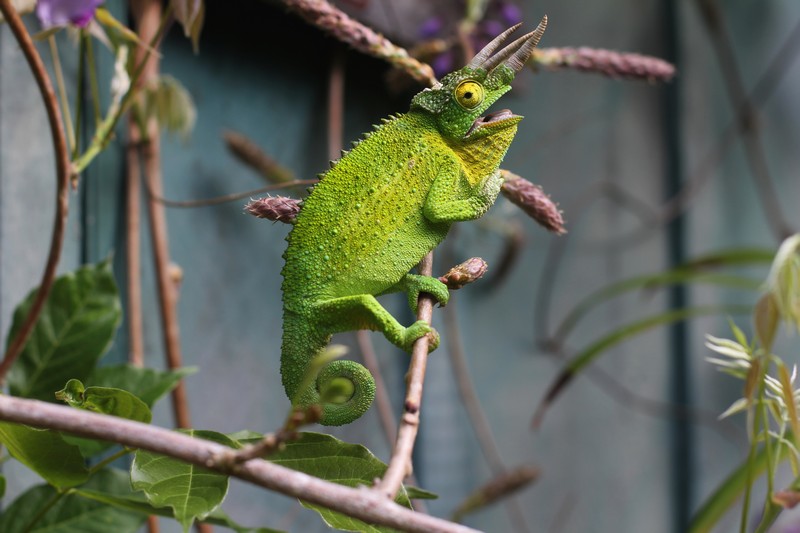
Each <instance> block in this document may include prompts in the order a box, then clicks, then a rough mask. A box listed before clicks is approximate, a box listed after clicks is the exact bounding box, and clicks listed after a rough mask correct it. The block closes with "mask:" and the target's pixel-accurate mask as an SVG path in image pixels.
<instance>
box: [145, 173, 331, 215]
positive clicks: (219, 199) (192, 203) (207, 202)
mask: <svg viewBox="0 0 800 533" xmlns="http://www.w3.org/2000/svg"><path fill="white" fill-rule="evenodd" d="M317 183H319V180H318V179H310V180H294V181H289V182H286V183H273V184H272V185H266V186H264V187H259V188H258V189H253V190H250V191H244V192H235V193H231V194H226V195H223V196H215V197H214V198H202V199H200V200H170V199H168V198H164V196H162V194H161V191H158V192H156V191H155V190H154V189H151V188H150V187H149V186H148V185H147V182H145V185H146V186H148V189H147V196H148V198H149V199H150V200H151V201H153V202H157V203H159V204H162V205H164V206H166V207H181V208H187V207H189V208H191V207H210V206H213V205H220V204H226V203H228V202H235V201H236V200H243V199H245V198H251V197H253V196H255V195H256V194H262V193H265V192H271V191H277V190H279V189H287V188H289V187H299V186H303V185H316V184H317Z"/></svg>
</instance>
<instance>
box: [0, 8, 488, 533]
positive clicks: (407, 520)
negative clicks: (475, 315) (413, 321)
mask: <svg viewBox="0 0 800 533" xmlns="http://www.w3.org/2000/svg"><path fill="white" fill-rule="evenodd" d="M0 1H6V0H0ZM426 344H427V343H426ZM0 420H4V421H8V422H17V423H20V424H26V425H29V426H33V427H38V428H45V429H53V430H58V431H66V432H68V433H72V434H75V435H79V436H81V437H88V438H92V439H102V440H108V441H112V442H116V443H118V444H121V445H123V446H127V447H131V448H137V449H142V450H148V451H151V452H155V453H160V454H164V455H167V456H169V457H173V458H175V459H180V460H182V461H186V462H188V463H191V464H194V465H198V466H204V467H206V468H210V469H211V470H214V471H217V472H221V473H223V474H229V475H232V476H234V477H237V478H239V479H243V480H245V481H249V482H250V483H253V484H255V485H258V486H261V487H264V488H266V489H270V490H274V491H277V492H281V493H283V494H287V495H289V496H294V497H296V498H300V499H302V500H304V501H307V502H310V503H315V504H318V505H322V506H324V507H327V508H329V509H333V510H335V511H339V512H341V513H345V514H347V515H349V516H353V517H355V518H358V519H360V520H364V521H366V522H369V523H373V524H381V525H386V526H390V527H394V528H397V529H401V530H405V531H413V532H443V533H475V531H476V530H474V529H471V528H468V527H464V526H461V525H458V524H453V523H451V522H448V521H446V520H442V519H441V518H434V517H432V516H428V515H424V514H419V513H415V512H414V511H411V510H409V509H407V508H405V507H402V506H400V505H397V504H396V503H394V502H393V501H389V500H387V499H386V498H384V497H383V496H382V495H380V494H377V493H375V492H373V491H371V490H368V489H364V488H360V489H353V488H350V487H345V486H343V485H337V484H335V483H330V482H328V481H323V480H321V479H318V478H315V477H312V476H309V475H307V474H303V473H301V472H295V471H294V470H290V469H288V468H285V467H282V466H278V465H276V464H272V463H270V462H268V461H265V460H263V459H252V460H250V461H247V462H245V463H242V464H240V465H237V466H235V467H230V468H226V467H225V460H224V458H225V457H227V456H228V455H230V454H234V453H235V450H233V449H231V448H228V447H226V446H223V445H221V444H217V443H215V442H211V441H206V440H202V439H195V438H192V437H189V436H187V435H183V434H181V433H177V432H173V431H169V430H166V429H163V428H159V427H156V426H151V425H147V424H142V423H140V422H133V421H131V420H124V419H122V418H117V417H114V416H109V415H101V414H97V413H92V412H90V411H84V410H81V409H74V408H71V407H65V406H61V405H53V404H50V403H47V402H41V401H38V400H25V399H21V398H14V397H11V396H0Z"/></svg>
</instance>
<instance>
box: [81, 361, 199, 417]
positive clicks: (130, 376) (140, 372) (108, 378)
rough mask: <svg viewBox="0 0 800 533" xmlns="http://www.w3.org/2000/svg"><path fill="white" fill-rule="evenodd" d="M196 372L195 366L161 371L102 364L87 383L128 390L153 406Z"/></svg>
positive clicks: (87, 379)
mask: <svg viewBox="0 0 800 533" xmlns="http://www.w3.org/2000/svg"><path fill="white" fill-rule="evenodd" d="M195 372H197V369H196V368H194V367H186V368H181V369H178V370H171V371H160V370H153V369H152V368H140V367H135V366H131V365H115V366H102V367H99V368H96V369H95V370H94V372H92V374H91V375H90V376H89V377H88V378H86V384H87V385H92V386H98V387H112V388H116V389H122V390H126V391H128V392H131V393H132V394H134V395H136V396H137V397H138V398H139V399H141V400H142V401H143V402H144V403H146V404H147V405H148V406H149V407H152V406H153V404H154V403H155V402H156V400H158V399H159V398H161V397H162V396H164V395H165V394H167V393H168V392H170V391H171V390H172V389H174V388H175V386H176V385H177V384H178V382H180V380H181V379H183V378H184V377H186V376H188V375H191V374H194V373H195Z"/></svg>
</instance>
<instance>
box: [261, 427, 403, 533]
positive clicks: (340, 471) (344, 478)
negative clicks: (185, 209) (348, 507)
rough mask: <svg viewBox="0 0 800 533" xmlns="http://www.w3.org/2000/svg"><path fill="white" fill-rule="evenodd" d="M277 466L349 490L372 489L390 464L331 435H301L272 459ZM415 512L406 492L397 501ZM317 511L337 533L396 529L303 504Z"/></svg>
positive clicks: (271, 457)
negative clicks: (374, 482) (354, 488)
mask: <svg viewBox="0 0 800 533" xmlns="http://www.w3.org/2000/svg"><path fill="white" fill-rule="evenodd" d="M269 460H270V461H272V462H273V463H276V464H279V465H282V466H285V467H287V468H291V469H292V470H297V471H298V472H303V473H305V474H309V475H311V476H315V477H318V478H320V479H324V480H326V481H332V482H334V483H338V484H340V485H345V486H347V487H357V486H359V485H367V486H369V485H372V482H373V480H374V479H375V478H378V477H381V476H383V474H384V472H386V464H385V463H383V462H382V461H381V460H380V459H378V458H377V457H375V456H374V455H373V454H372V452H370V451H369V450H368V449H367V448H365V447H364V446H361V445H360V444H349V443H347V442H343V441H341V440H339V439H337V438H335V437H332V436H330V435H324V434H321V433H301V436H300V438H299V439H298V440H294V441H290V442H287V443H286V447H285V448H284V449H283V450H281V451H280V452H278V453H275V454H273V455H271V456H270V457H269ZM395 501H397V503H399V504H400V505H403V506H405V507H408V508H409V509H410V508H411V502H410V501H409V499H408V494H407V493H406V490H405V488H403V489H402V490H401V491H400V493H399V494H398V496H397V499H396V500H395ZM301 503H302V504H303V505H304V506H305V507H308V508H309V509H313V510H315V511H317V512H318V513H319V514H320V516H322V519H323V520H325V522H326V523H327V524H328V525H329V526H331V527H332V528H334V529H341V530H344V531H369V532H385V531H394V530H392V529H389V528H386V527H381V526H373V525H369V524H367V523H365V522H362V521H361V520H357V519H355V518H351V517H349V516H346V515H343V514H341V513H338V512H336V511H331V510H330V509H326V508H324V507H321V506H318V505H313V504H310V503H307V502H303V501H301Z"/></svg>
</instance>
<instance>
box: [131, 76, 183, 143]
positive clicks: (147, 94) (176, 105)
mask: <svg viewBox="0 0 800 533" xmlns="http://www.w3.org/2000/svg"><path fill="white" fill-rule="evenodd" d="M142 98H143V100H144V102H143V104H142V107H143V108H144V112H145V119H149V118H154V119H155V120H156V122H158V124H159V125H160V126H161V127H163V128H165V129H166V130H167V131H168V132H170V133H176V134H179V135H180V136H181V137H183V138H184V139H185V138H187V137H188V136H189V133H191V131H192V129H193V128H194V123H195V121H196V120H197V109H196V108H195V105H194V100H193V99H192V95H191V94H190V93H189V91H188V90H186V87H184V86H183V84H182V83H181V82H180V81H178V80H177V79H175V78H173V77H172V76H169V75H166V74H164V75H161V76H159V77H158V79H156V80H154V82H153V83H151V84H148V85H147V86H146V87H145V88H144V90H143V91H142Z"/></svg>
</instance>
